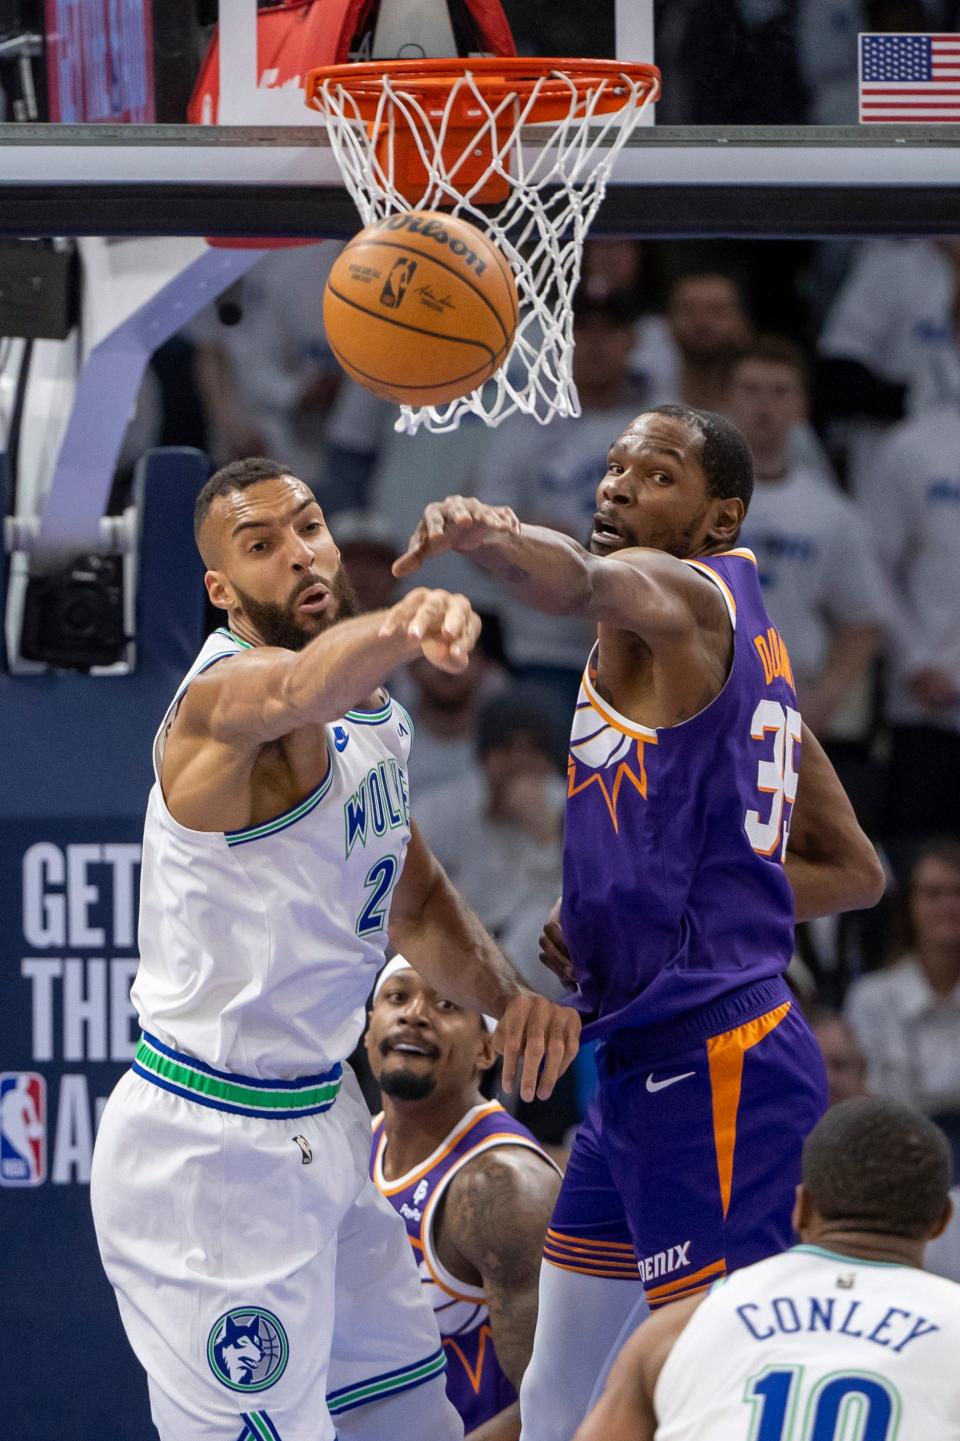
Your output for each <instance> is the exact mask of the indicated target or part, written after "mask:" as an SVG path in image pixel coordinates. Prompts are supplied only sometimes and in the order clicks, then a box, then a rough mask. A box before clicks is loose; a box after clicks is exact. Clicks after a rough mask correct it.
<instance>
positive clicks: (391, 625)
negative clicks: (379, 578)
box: [380, 586, 480, 674]
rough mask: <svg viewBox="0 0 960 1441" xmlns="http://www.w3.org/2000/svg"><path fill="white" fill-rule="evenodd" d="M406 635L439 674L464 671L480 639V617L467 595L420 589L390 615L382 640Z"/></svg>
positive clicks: (420, 587) (398, 604)
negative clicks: (444, 671) (440, 671)
mask: <svg viewBox="0 0 960 1441" xmlns="http://www.w3.org/2000/svg"><path fill="white" fill-rule="evenodd" d="M400 635H404V636H406V637H407V639H408V640H410V641H412V642H414V643H416V644H417V645H419V648H420V650H421V651H422V653H423V654H424V655H425V656H426V658H427V660H428V661H429V662H430V663H431V665H435V666H436V667H437V669H438V670H446V671H452V672H453V673H454V674H456V673H458V672H459V671H464V670H466V668H467V665H468V663H469V660H470V652H471V651H472V650H473V648H474V646H475V645H476V643H477V638H478V637H479V635H480V617H479V616H478V615H477V613H476V611H475V610H474V609H473V606H472V605H471V604H470V602H469V601H468V600H467V597H466V596H465V595H454V594H451V592H450V591H448V590H427V588H426V587H425V586H417V587H416V589H414V590H411V591H410V592H409V593H408V594H407V595H405V596H404V597H403V599H402V600H400V601H398V602H397V604H396V605H395V606H392V607H391V608H390V610H388V611H387V614H386V616H385V617H384V621H383V624H382V625H381V627H380V637H381V639H383V640H385V639H387V637H389V636H400Z"/></svg>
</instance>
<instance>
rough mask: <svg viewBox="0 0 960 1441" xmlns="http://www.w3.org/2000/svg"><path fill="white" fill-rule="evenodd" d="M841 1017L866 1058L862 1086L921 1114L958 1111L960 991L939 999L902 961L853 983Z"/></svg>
mask: <svg viewBox="0 0 960 1441" xmlns="http://www.w3.org/2000/svg"><path fill="white" fill-rule="evenodd" d="M844 1014H845V1015H846V1017H847V1020H848V1021H849V1022H850V1024H851V1026H852V1027H853V1029H854V1031H855V1032H856V1036H857V1040H858V1041H859V1043H860V1048H861V1050H862V1051H863V1053H864V1055H865V1056H866V1058H867V1085H868V1087H869V1089H870V1090H871V1091H872V1092H873V1093H874V1095H877V1096H887V1097H889V1098H890V1099H891V1100H894V1101H903V1102H905V1103H906V1104H907V1105H910V1106H919V1107H920V1108H921V1109H922V1110H925V1111H938V1110H943V1111H946V1110H956V1109H960V986H957V987H956V988H955V989H954V990H953V991H952V992H951V994H950V995H949V996H938V995H937V993H936V992H935V991H934V990H933V988H932V987H931V985H930V983H929V981H928V980H927V978H926V976H925V974H924V972H923V970H922V969H921V967H920V964H919V962H918V961H917V960H916V958H915V957H913V956H905V957H904V958H903V960H901V961H898V962H897V963H896V964H895V965H893V966H887V967H886V968H885V969H884V970H882V971H874V972H873V973H872V974H870V975H867V976H861V977H860V979H859V980H856V981H854V983H853V985H852V986H851V987H850V989H849V991H848V992H847V999H846V1003H845V1005H844Z"/></svg>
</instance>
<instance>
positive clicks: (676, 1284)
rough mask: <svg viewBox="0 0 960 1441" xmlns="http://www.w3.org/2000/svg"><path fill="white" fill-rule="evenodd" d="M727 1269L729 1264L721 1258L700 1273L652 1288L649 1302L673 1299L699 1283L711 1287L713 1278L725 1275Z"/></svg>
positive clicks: (696, 1272) (648, 1298)
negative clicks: (688, 1287)
mask: <svg viewBox="0 0 960 1441" xmlns="http://www.w3.org/2000/svg"><path fill="white" fill-rule="evenodd" d="M726 1269H727V1263H726V1261H725V1260H724V1259H723V1257H722V1256H721V1258H720V1260H719V1261H711V1262H710V1265H709V1266H703V1267H701V1269H700V1270H699V1271H693V1272H691V1274H690V1275H689V1276H678V1277H677V1279H676V1280H675V1281H666V1282H665V1283H664V1284H663V1285H662V1286H651V1287H650V1289H649V1290H648V1291H647V1293H646V1294H647V1300H648V1301H650V1302H651V1303H652V1302H653V1301H656V1300H661V1301H665V1300H667V1299H673V1297H674V1296H675V1295H676V1294H677V1293H679V1292H680V1291H683V1290H685V1288H686V1287H687V1286H692V1285H693V1284H694V1283H695V1282H697V1281H700V1282H702V1283H703V1284H704V1285H709V1284H710V1282H711V1280H712V1279H713V1277H715V1276H722V1275H724V1274H725V1273H726Z"/></svg>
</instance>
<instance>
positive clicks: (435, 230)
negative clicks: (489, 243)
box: [379, 211, 487, 275]
mask: <svg viewBox="0 0 960 1441" xmlns="http://www.w3.org/2000/svg"><path fill="white" fill-rule="evenodd" d="M379 228H380V229H381V230H406V231H412V232H413V234H414V235H422V236H423V237H424V239H425V240H435V241H436V242H437V244H438V245H446V246H448V247H449V249H450V253H451V254H452V255H459V256H462V257H463V260H464V262H465V264H467V265H468V266H469V267H470V268H471V270H473V271H475V272H476V274H477V275H482V274H483V272H484V271H485V270H486V268H487V262H486V261H485V260H482V259H481V257H480V256H479V255H478V254H477V252H476V251H475V250H471V248H470V246H469V245H468V244H467V243H466V241H465V240H463V239H462V237H461V236H458V235H456V234H451V233H450V231H448V230H447V228H446V227H445V226H444V225H443V224H442V223H441V222H440V221H438V220H421V219H420V216H419V215H417V213H416V212H415V211H410V212H409V213H406V214H403V215H390V216H388V217H387V219H386V220H384V221H382V222H381V224H380V227H379Z"/></svg>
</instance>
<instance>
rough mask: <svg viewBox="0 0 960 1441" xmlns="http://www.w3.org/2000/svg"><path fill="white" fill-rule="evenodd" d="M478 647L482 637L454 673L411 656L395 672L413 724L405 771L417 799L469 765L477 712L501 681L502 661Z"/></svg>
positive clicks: (473, 759) (466, 771)
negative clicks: (410, 660)
mask: <svg viewBox="0 0 960 1441" xmlns="http://www.w3.org/2000/svg"><path fill="white" fill-rule="evenodd" d="M482 647H483V643H482V641H481V645H480V646H478V648H477V649H476V650H475V651H474V653H473V655H472V656H471V657H470V664H469V665H468V666H467V669H466V670H464V671H459V672H457V673H456V674H455V673H454V672H452V671H441V670H438V669H437V667H436V666H433V665H431V664H430V663H429V661H427V662H426V663H425V664H424V665H419V664H418V663H417V662H416V661H414V662H413V663H412V664H411V665H409V666H406V667H404V674H403V675H398V677H397V681H398V682H399V683H402V684H397V685H395V686H394V689H395V690H399V691H400V693H401V696H402V699H403V703H404V704H405V705H406V706H407V708H408V710H409V711H410V715H411V716H412V718H413V723H414V725H415V727H416V734H415V737H414V742H413V745H412V746H411V747H410V759H409V761H408V763H407V771H408V774H409V778H410V792H411V794H412V796H413V798H414V803H415V804H417V805H419V802H420V798H421V797H422V796H424V795H425V794H426V793H427V791H429V790H432V789H433V788H434V787H435V786H443V785H447V784H450V783H453V782H456V781H457V780H459V779H460V778H461V777H463V776H465V775H469V774H470V773H471V772H472V771H473V770H474V767H475V764H476V746H475V742H474V731H475V728H476V721H477V712H478V710H479V709H480V706H481V705H482V703H483V701H484V700H487V699H489V698H490V697H491V696H493V695H496V694H498V692H499V691H501V690H502V689H503V687H504V685H505V684H506V672H505V671H504V669H503V667H502V666H500V665H498V664H497V662H496V661H495V660H493V659H490V658H488V657H487V656H486V655H485V654H484V652H483V648H482ZM418 815H419V812H418Z"/></svg>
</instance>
